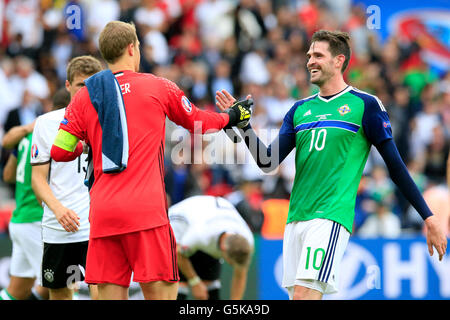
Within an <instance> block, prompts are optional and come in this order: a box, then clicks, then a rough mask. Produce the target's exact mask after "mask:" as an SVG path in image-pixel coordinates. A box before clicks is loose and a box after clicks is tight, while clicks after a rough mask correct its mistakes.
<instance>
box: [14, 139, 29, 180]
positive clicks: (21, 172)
mask: <svg viewBox="0 0 450 320" xmlns="http://www.w3.org/2000/svg"><path fill="white" fill-rule="evenodd" d="M29 146H30V141H29V140H28V139H22V140H21V141H20V143H19V148H18V149H19V152H22V153H23V155H22V157H21V158H20V161H19V163H18V164H17V171H16V181H17V182H20V183H24V182H25V165H26V163H27V158H28V157H27V155H26V154H25V151H26V150H28V147H29Z"/></svg>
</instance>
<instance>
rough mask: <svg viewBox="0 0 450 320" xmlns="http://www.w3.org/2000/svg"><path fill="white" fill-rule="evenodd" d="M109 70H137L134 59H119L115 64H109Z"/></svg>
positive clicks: (114, 71)
mask: <svg viewBox="0 0 450 320" xmlns="http://www.w3.org/2000/svg"><path fill="white" fill-rule="evenodd" d="M108 68H109V70H111V72H112V73H116V72H119V71H125V70H130V71H133V72H137V70H135V69H136V68H135V66H134V61H128V60H119V61H117V62H116V63H114V64H108Z"/></svg>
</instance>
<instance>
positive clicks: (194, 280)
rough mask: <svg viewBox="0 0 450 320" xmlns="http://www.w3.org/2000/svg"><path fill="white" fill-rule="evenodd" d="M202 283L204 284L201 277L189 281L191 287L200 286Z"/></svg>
mask: <svg viewBox="0 0 450 320" xmlns="http://www.w3.org/2000/svg"><path fill="white" fill-rule="evenodd" d="M200 282H202V280H201V279H200V277H199V276H195V277H193V278H190V279H189V280H188V285H189V286H190V287H193V286H195V285H197V284H199V283H200Z"/></svg>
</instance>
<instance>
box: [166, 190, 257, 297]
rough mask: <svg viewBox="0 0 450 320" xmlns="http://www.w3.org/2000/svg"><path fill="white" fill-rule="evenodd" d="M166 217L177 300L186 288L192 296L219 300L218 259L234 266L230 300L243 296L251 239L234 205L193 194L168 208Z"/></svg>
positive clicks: (252, 242)
mask: <svg viewBox="0 0 450 320" xmlns="http://www.w3.org/2000/svg"><path fill="white" fill-rule="evenodd" d="M169 219H170V225H171V226H172V229H173V232H174V233H175V238H176V240H177V252H178V266H179V270H180V271H181V274H180V277H181V282H180V289H179V292H178V299H180V300H181V299H186V298H187V294H188V291H189V288H190V290H191V292H192V295H193V297H194V298H195V299H202V300H204V299H208V300H218V299H220V295H219V292H220V288H221V283H220V269H221V261H220V260H221V259H224V260H225V261H226V262H227V263H228V264H230V265H231V266H232V267H233V276H232V279H231V290H230V299H232V300H240V299H242V297H243V296H244V292H245V287H246V285H247V273H248V267H249V265H250V261H251V258H252V252H253V246H254V240H253V234H252V232H251V230H250V228H249V227H248V225H247V223H246V222H245V220H244V219H243V218H242V217H241V215H240V214H239V212H238V211H237V210H236V208H235V207H234V206H233V204H232V203H231V202H229V201H228V200H226V199H224V198H221V197H212V196H194V197H191V198H187V199H185V200H183V201H181V202H178V203H177V204H175V205H173V206H172V207H170V209H169Z"/></svg>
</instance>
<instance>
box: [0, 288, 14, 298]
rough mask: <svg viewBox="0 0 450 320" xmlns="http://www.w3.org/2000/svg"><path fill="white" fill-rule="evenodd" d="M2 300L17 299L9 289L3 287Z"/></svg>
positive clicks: (0, 296) (0, 294)
mask: <svg viewBox="0 0 450 320" xmlns="http://www.w3.org/2000/svg"><path fill="white" fill-rule="evenodd" d="M0 300H16V299H14V297H13V296H12V295H10V294H9V293H8V291H6V289H3V290H2V291H0Z"/></svg>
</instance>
